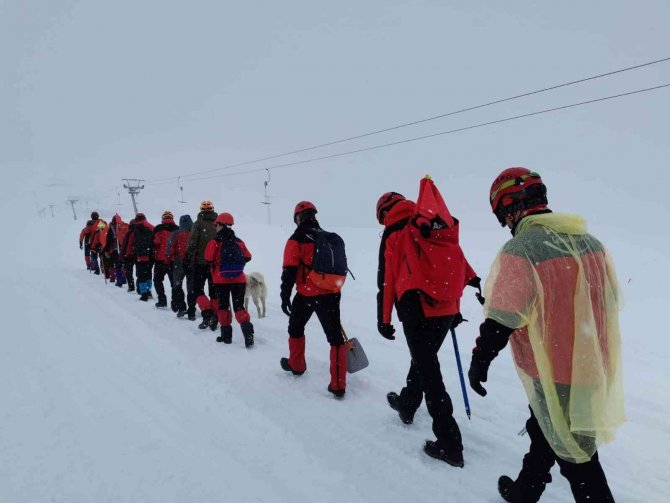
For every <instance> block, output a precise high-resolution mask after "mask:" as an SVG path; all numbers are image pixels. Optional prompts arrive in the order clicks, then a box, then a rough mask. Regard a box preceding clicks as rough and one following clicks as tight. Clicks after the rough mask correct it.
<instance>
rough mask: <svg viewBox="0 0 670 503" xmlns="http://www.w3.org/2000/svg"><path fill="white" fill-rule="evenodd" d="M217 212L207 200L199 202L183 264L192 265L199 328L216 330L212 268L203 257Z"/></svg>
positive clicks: (215, 304) (213, 234)
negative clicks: (206, 285) (206, 293)
mask: <svg viewBox="0 0 670 503" xmlns="http://www.w3.org/2000/svg"><path fill="white" fill-rule="evenodd" d="M216 217H217V214H216V212H215V211H214V203H212V201H209V200H205V201H202V202H201V203H200V213H198V217H197V219H196V221H195V223H194V224H193V228H192V229H191V235H190V236H189V238H188V246H187V247H186V258H185V259H184V266H185V267H186V268H187V269H188V267H190V266H191V264H192V267H193V294H194V295H195V299H196V303H197V304H198V307H200V312H201V314H202V323H200V325H198V328H200V329H203V330H204V329H206V328H207V327H209V328H211V329H212V331H214V330H216V327H217V325H218V319H217V316H216V312H217V311H218V310H219V306H218V300H216V295H215V293H214V283H213V281H212V270H211V267H210V264H209V263H208V262H207V260H206V259H205V249H206V248H207V243H209V242H210V241H211V240H212V239H214V236H215V235H216V225H215V223H214V221H215V220H216ZM205 282H207V284H208V293H209V296H207V295H205Z"/></svg>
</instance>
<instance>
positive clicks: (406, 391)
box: [377, 177, 478, 468]
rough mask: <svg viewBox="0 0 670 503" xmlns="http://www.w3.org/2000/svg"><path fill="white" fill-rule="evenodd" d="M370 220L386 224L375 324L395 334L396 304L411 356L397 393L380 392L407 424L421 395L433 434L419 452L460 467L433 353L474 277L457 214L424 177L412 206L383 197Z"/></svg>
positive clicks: (459, 445) (455, 430)
mask: <svg viewBox="0 0 670 503" xmlns="http://www.w3.org/2000/svg"><path fill="white" fill-rule="evenodd" d="M377 220H378V221H379V222H380V223H381V224H383V225H384V227H385V230H384V234H383V235H382V243H381V246H380V250H379V269H378V286H379V293H378V295H377V305H378V311H377V312H378V324H377V325H378V330H379V333H380V334H381V335H382V336H383V337H385V338H387V339H395V336H394V335H393V334H394V333H395V329H394V327H393V325H391V314H392V311H393V307H394V306H395V309H396V313H397V314H398V318H399V319H400V322H401V323H402V325H403V331H404V333H405V338H406V339H407V346H408V347H409V352H410V355H411V357H412V362H411V365H410V369H409V372H408V375H407V381H406V386H405V387H404V388H403V389H402V391H401V392H400V394H397V393H394V392H391V393H389V394H388V395H387V399H388V402H389V405H390V406H391V408H393V409H394V410H396V411H397V412H398V415H399V416H400V419H401V421H402V422H403V423H405V424H409V423H411V422H412V421H413V419H414V414H415V412H416V411H417V409H418V408H419V406H420V405H421V401H422V399H423V396H424V395H425V396H426V406H427V407H428V412H429V414H430V415H431V417H432V418H433V433H434V434H435V436H436V437H437V438H436V440H434V441H433V440H428V441H426V443H425V445H424V452H426V454H428V455H429V456H431V457H433V458H436V459H439V460H441V461H444V462H446V463H448V464H450V465H451V466H456V467H461V468H462V467H463V466H464V460H463V442H462V439H461V432H460V429H459V427H458V424H457V423H456V419H454V416H453V405H452V403H451V398H450V397H449V394H448V393H447V390H446V388H445V386H444V382H443V379H442V373H441V371H440V362H439V359H438V357H437V353H438V351H439V349H440V347H441V346H442V343H443V342H444V339H445V338H446V336H447V333H448V332H449V329H450V328H453V327H455V326H456V325H457V324H458V323H459V322H460V321H462V319H463V318H462V316H461V315H460V298H461V295H462V293H463V288H464V287H465V285H466V284H468V283H469V282H473V281H474V280H475V278H477V276H476V274H475V272H474V271H473V270H472V268H471V267H470V265H469V264H468V262H467V260H466V259H465V256H464V254H463V251H462V250H461V248H460V245H459V244H458V229H459V226H458V220H456V219H455V218H453V217H452V216H451V214H450V213H449V210H448V209H447V206H446V204H445V203H444V200H443V199H442V196H441V195H440V193H439V191H438V190H437V187H435V185H434V183H433V182H432V180H431V179H430V178H429V177H426V178H424V179H423V180H422V181H421V188H420V192H419V199H418V201H417V203H416V204H415V203H414V202H412V201H409V200H407V199H405V197H404V196H402V195H401V194H398V193H396V192H388V193H386V194H384V195H382V197H381V198H380V199H379V201H378V202H377ZM477 279H478V278H477Z"/></svg>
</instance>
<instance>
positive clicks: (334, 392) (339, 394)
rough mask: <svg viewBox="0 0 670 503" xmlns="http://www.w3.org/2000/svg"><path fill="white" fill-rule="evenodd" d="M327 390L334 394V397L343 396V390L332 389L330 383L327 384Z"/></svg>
mask: <svg viewBox="0 0 670 503" xmlns="http://www.w3.org/2000/svg"><path fill="white" fill-rule="evenodd" d="M328 391H330V392H331V393H332V394H333V395H335V398H342V397H343V396H344V391H345V390H343V389H333V388H331V387H330V384H329V385H328Z"/></svg>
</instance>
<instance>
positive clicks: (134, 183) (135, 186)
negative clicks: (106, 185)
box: [123, 178, 144, 215]
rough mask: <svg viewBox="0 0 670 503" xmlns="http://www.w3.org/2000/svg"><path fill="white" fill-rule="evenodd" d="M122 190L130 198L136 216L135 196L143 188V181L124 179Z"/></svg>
mask: <svg viewBox="0 0 670 503" xmlns="http://www.w3.org/2000/svg"><path fill="white" fill-rule="evenodd" d="M123 181H124V182H126V183H124V184H123V188H124V189H127V190H128V194H130V198H131V199H132V200H133V209H134V210H135V214H136V215H137V203H136V202H135V196H136V195H137V194H139V193H140V190H142V189H143V188H144V180H138V179H137V178H124V179H123Z"/></svg>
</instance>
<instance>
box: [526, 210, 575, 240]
mask: <svg viewBox="0 0 670 503" xmlns="http://www.w3.org/2000/svg"><path fill="white" fill-rule="evenodd" d="M535 226H542V227H548V228H549V229H551V230H553V231H554V232H558V233H560V234H586V233H587V226H586V220H584V219H583V218H582V217H580V216H579V215H575V214H572V213H540V214H536V215H528V216H527V217H524V218H523V219H522V220H521V221H520V222H519V224H518V225H517V227H516V230H515V235H516V236H518V235H519V234H522V233H523V232H525V231H527V230H529V229H530V228H532V227H535Z"/></svg>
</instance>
